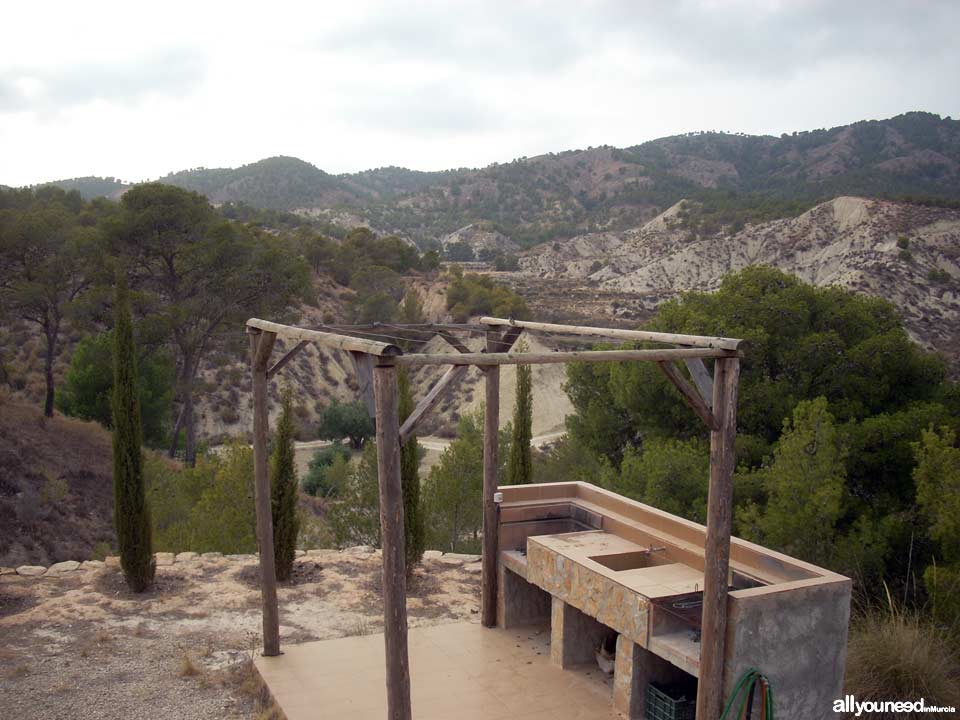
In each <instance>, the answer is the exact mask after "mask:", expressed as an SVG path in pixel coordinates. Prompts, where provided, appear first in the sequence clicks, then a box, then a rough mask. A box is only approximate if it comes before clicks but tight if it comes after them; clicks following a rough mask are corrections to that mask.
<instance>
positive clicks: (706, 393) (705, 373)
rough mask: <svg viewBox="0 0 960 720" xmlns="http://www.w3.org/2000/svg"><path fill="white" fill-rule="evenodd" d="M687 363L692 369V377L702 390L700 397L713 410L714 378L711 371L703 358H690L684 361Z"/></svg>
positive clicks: (690, 369) (688, 368)
mask: <svg viewBox="0 0 960 720" xmlns="http://www.w3.org/2000/svg"><path fill="white" fill-rule="evenodd" d="M683 362H684V363H686V366H687V370H689V371H690V377H692V378H693V382H694V384H695V385H696V386H697V389H698V390H699V391H700V397H702V398H703V401H704V402H705V403H706V404H707V407H708V408H710V409H711V410H713V378H712V377H710V371H709V370H707V366H706V365H704V364H703V360H702V359H701V358H688V359H686V360H684V361H683Z"/></svg>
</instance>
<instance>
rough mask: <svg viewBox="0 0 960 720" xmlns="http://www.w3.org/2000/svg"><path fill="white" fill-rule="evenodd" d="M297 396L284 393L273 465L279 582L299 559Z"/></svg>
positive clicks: (274, 519) (290, 571) (288, 577)
mask: <svg viewBox="0 0 960 720" xmlns="http://www.w3.org/2000/svg"><path fill="white" fill-rule="evenodd" d="M293 425H294V423H293V394H292V392H291V390H290V388H289V387H288V388H287V389H286V390H284V392H283V410H282V412H281V413H280V420H279V421H278V422H277V433H276V435H275V436H274V439H273V455H272V457H271V459H270V460H271V461H270V507H271V509H272V511H273V556H274V560H275V567H276V575H277V580H280V581H281V582H283V581H286V580H289V579H290V575H291V574H292V573H293V559H294V557H296V550H297V533H298V532H299V530H300V523H299V517H298V515H297V489H298V486H299V483H298V482H297V468H296V465H295V464H294V458H293V435H294V426H293Z"/></svg>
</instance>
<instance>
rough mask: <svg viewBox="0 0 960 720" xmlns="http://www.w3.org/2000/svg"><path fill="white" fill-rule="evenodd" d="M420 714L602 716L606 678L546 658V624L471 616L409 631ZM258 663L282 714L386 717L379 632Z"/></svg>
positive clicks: (297, 718) (420, 717) (492, 718)
mask: <svg viewBox="0 0 960 720" xmlns="http://www.w3.org/2000/svg"><path fill="white" fill-rule="evenodd" d="M409 645H410V685H411V696H412V704H413V716H414V718H416V720H474V719H475V718H476V719H477V720H481V719H482V720H608V719H609V718H619V717H620V716H619V715H618V714H617V713H616V712H614V710H613V706H612V702H611V693H612V689H611V688H612V686H611V680H610V679H608V678H607V677H606V676H603V675H602V674H601V673H600V671H599V670H598V669H597V668H596V667H595V666H594V667H584V668H583V669H579V670H561V669H560V668H558V667H555V666H553V665H551V664H550V631H549V629H514V630H493V629H488V628H484V627H481V626H480V625H475V624H472V623H455V624H449V625H435V626H432V627H421V628H414V629H411V630H410V633H409ZM282 649H283V653H284V654H283V655H280V656H279V657H269V658H268V657H260V658H257V660H256V666H257V669H258V670H259V671H260V675H261V676H262V677H263V680H264V682H266V684H267V686H268V687H269V688H270V693H271V694H272V695H273V697H274V699H275V700H276V702H277V704H278V705H279V706H280V708H281V709H282V710H283V712H284V713H285V714H286V716H287V719H288V720H327V719H328V718H329V719H331V720H332V719H333V718H337V719H338V720H341V719H342V720H368V719H370V720H373V719H376V720H383V719H384V718H385V717H386V714H387V703H386V688H385V685H384V649H383V635H364V636H359V637H349V638H340V639H338V640H325V641H320V642H312V643H304V644H302V645H286V646H284V647H283V648H282Z"/></svg>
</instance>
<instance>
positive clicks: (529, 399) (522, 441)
mask: <svg viewBox="0 0 960 720" xmlns="http://www.w3.org/2000/svg"><path fill="white" fill-rule="evenodd" d="M525 349H526V347H525V345H524V344H523V343H521V344H520V346H519V347H518V350H519V351H520V352H522V351H523V350H525ZM532 380H533V379H532V374H531V368H530V366H529V365H517V400H516V404H515V406H514V408H513V435H512V438H511V442H510V458H509V460H508V461H507V484H508V485H526V484H528V483H529V482H530V481H531V479H532V478H533V459H532V458H531V455H530V440H531V438H532V436H533V387H532Z"/></svg>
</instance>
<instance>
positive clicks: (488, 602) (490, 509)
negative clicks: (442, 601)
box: [480, 330, 501, 628]
mask: <svg viewBox="0 0 960 720" xmlns="http://www.w3.org/2000/svg"><path fill="white" fill-rule="evenodd" d="M500 341H501V336H500V333H499V332H498V331H496V330H489V331H488V332H487V350H488V351H490V352H491V353H496V352H497V351H499V350H500V347H501V345H500ZM489 356H490V355H489V354H487V355H486V357H489ZM484 383H485V393H486V402H485V404H484V409H483V556H482V560H483V563H482V566H481V573H482V574H481V577H480V581H481V591H480V609H481V614H480V622H481V623H483V625H484V626H486V627H489V628H492V627H496V625H497V554H498V549H499V538H498V535H499V534H500V527H499V525H500V523H499V522H498V518H497V504H496V503H495V502H494V493H496V492H497V468H498V466H499V461H498V458H497V452H498V441H499V439H500V366H499V365H491V366H490V367H488V368H487V371H486V376H485V378H484Z"/></svg>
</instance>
